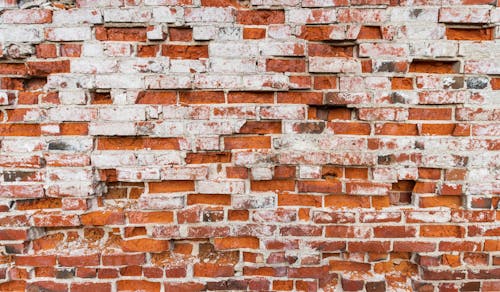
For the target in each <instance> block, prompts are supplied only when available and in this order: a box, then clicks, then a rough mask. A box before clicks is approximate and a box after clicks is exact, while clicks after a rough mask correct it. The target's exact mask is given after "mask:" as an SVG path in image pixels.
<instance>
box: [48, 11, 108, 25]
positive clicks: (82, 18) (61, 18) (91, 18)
mask: <svg viewBox="0 0 500 292" xmlns="http://www.w3.org/2000/svg"><path fill="white" fill-rule="evenodd" d="M52 23H54V24H57V25H60V24H78V23H95V24H97V23H102V14H101V12H100V11H99V9H90V8H79V9H69V10H54V12H53V14H52Z"/></svg>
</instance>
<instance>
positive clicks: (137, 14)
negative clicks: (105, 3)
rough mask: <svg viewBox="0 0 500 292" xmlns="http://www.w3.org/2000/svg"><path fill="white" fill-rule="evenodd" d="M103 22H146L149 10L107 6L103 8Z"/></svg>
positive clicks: (149, 14) (149, 17) (148, 17)
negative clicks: (107, 7)
mask: <svg viewBox="0 0 500 292" xmlns="http://www.w3.org/2000/svg"><path fill="white" fill-rule="evenodd" d="M103 15H104V21H105V22H147V21H149V20H150V19H151V11H149V9H145V8H127V9H123V8H109V9H104V10H103Z"/></svg>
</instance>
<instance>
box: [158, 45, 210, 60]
mask: <svg viewBox="0 0 500 292" xmlns="http://www.w3.org/2000/svg"><path fill="white" fill-rule="evenodd" d="M161 55H162V56H165V57H170V58H173V59H200V58H208V46H204V45H196V46H191V45H162V46H161Z"/></svg>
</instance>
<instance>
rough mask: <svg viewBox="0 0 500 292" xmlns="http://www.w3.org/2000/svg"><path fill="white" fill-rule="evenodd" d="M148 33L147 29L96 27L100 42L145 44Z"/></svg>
mask: <svg viewBox="0 0 500 292" xmlns="http://www.w3.org/2000/svg"><path fill="white" fill-rule="evenodd" d="M146 33H147V29H146V28H145V27H103V26H96V27H95V36H96V39H97V40H99V41H128V42H131V41H132V42H133V41H136V42H145V41H146V40H147V37H146Z"/></svg>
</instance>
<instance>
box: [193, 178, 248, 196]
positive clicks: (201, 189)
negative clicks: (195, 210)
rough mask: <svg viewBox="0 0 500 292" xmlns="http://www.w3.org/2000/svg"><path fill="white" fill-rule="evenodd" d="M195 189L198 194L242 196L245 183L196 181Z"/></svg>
mask: <svg viewBox="0 0 500 292" xmlns="http://www.w3.org/2000/svg"><path fill="white" fill-rule="evenodd" d="M195 189H196V191H197V192H198V193H200V194H242V193H244V192H245V183H244V182H242V181H196V183H195Z"/></svg>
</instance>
